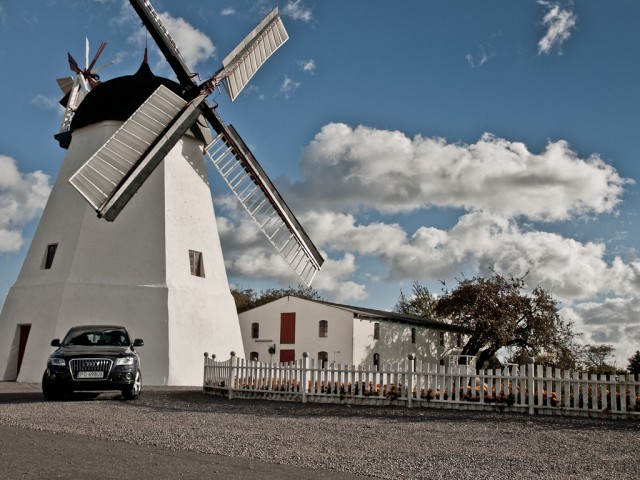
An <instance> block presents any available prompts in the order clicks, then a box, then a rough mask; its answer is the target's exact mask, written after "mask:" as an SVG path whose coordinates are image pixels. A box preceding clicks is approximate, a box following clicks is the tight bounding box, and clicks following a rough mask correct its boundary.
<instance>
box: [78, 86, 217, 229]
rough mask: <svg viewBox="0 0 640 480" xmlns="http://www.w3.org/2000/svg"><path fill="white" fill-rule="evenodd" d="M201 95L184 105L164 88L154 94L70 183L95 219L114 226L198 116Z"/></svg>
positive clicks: (201, 100)
mask: <svg viewBox="0 0 640 480" xmlns="http://www.w3.org/2000/svg"><path fill="white" fill-rule="evenodd" d="M202 102H204V96H202V95H201V96H199V97H196V99H194V100H193V101H191V102H187V101H186V100H184V99H183V98H182V97H180V96H179V95H176V94H175V93H173V92H172V91H171V90H169V89H168V88H167V87H165V86H163V85H160V86H159V87H158V88H157V89H156V90H155V92H154V93H153V94H152V95H151V96H150V97H149V98H148V99H147V100H146V101H145V102H144V103H143V104H142V105H141V106H140V107H139V108H138V109H137V110H136V111H135V112H134V113H133V115H131V117H129V119H128V120H127V121H126V122H125V123H124V124H122V126H120V128H118V130H117V131H116V132H115V133H114V134H113V135H112V136H111V138H109V140H107V142H106V143H105V144H104V145H102V147H100V148H99V149H98V151H97V152H96V153H94V154H93V155H92V156H91V158H89V160H87V161H86V162H85V163H84V164H83V165H82V167H80V168H79V169H78V171H76V173H74V174H73V175H72V176H71V178H70V179H69V183H71V185H72V186H73V187H74V188H75V189H76V190H78V192H79V193H80V194H81V195H82V196H83V197H84V198H85V199H86V200H87V201H88V202H89V203H90V204H91V205H92V206H93V207H94V209H95V210H96V211H97V213H98V216H99V217H104V218H105V220H107V221H113V220H115V218H116V217H117V216H118V214H119V213H120V212H121V211H122V209H123V208H124V206H125V205H126V204H127V203H128V202H129V200H131V198H132V197H133V195H134V194H135V193H136V191H137V190H138V189H139V188H140V186H141V185H142V184H143V183H144V181H145V180H146V179H147V178H148V177H149V176H150V175H151V173H152V172H153V170H155V168H156V167H157V166H158V165H159V164H160V162H162V160H163V159H164V157H165V156H166V155H167V153H169V151H170V150H171V149H172V148H173V146H174V145H175V144H176V143H177V142H178V141H179V140H180V138H182V136H183V135H184V134H185V133H186V131H187V130H188V129H189V128H190V127H191V125H193V123H194V122H195V121H196V119H197V118H198V117H199V116H200V114H201V111H200V109H199V106H200V104H201V103H202Z"/></svg>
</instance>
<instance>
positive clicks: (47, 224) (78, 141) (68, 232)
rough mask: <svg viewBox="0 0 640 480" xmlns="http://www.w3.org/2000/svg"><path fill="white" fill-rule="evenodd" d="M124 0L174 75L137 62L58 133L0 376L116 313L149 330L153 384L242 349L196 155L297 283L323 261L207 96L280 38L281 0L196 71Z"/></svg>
mask: <svg viewBox="0 0 640 480" xmlns="http://www.w3.org/2000/svg"><path fill="white" fill-rule="evenodd" d="M130 3H131V5H132V6H133V8H134V9H135V11H136V12H137V13H138V15H139V16H140V18H141V19H142V22H143V23H144V25H145V26H146V28H147V29H148V31H149V33H150V34H151V36H152V37H153V38H154V40H155V41H156V43H157V44H158V46H159V48H160V50H161V52H162V53H163V54H164V56H165V57H166V59H167V61H168V62H169V65H170V66H171V68H172V69H173V71H174V72H175V74H176V77H177V79H178V82H179V83H176V82H173V81H171V80H168V79H164V78H160V77H156V76H155V75H153V74H152V73H151V71H150V69H149V67H148V65H147V64H146V62H145V63H143V65H142V66H141V67H140V70H139V71H138V72H137V73H136V74H134V75H130V76H126V77H119V78H115V79H112V80H110V81H107V82H104V83H102V84H101V85H100V86H99V87H97V88H95V89H94V90H92V91H91V92H90V93H88V94H87V95H86V96H85V98H84V100H82V102H81V103H80V104H79V105H78V106H77V109H76V110H75V113H74V115H73V119H72V121H71V123H70V125H69V127H70V128H69V130H68V131H65V132H62V133H59V134H58V135H56V138H58V140H59V141H60V143H61V145H63V146H64V145H65V144H67V145H68V153H67V155H66V157H65V160H64V163H63V165H62V167H61V169H60V172H59V174H58V177H57V179H56V182H55V184H54V186H53V189H52V192H51V196H50V198H49V201H48V203H47V206H46V207H45V210H44V212H43V214H42V218H41V221H40V224H39V225H38V228H37V230H36V233H35V235H34V238H33V241H32V244H31V246H30V248H29V252H28V254H27V257H26V259H25V262H24V265H23V267H22V270H21V271H20V274H19V276H18V279H17V281H16V283H15V284H14V286H13V287H12V288H11V290H10V292H9V294H8V295H7V298H6V300H5V304H4V307H3V311H2V313H1V314H0V379H2V380H13V379H16V377H17V380H18V381H25V382H37V381H39V380H40V378H41V376H42V372H43V370H44V368H45V363H46V358H47V357H48V355H49V353H50V352H51V348H50V347H49V341H50V340H51V339H52V338H56V337H60V336H62V335H63V334H64V333H65V332H66V330H67V329H68V328H69V327H70V326H73V325H78V324H92V323H93V324H105V323H109V324H114V323H115V324H125V325H126V326H127V327H128V328H129V330H130V331H131V332H132V334H133V335H135V336H136V337H141V338H144V339H145V344H146V346H145V349H144V352H143V356H142V362H143V372H144V376H145V383H148V384H156V385H157V384H168V385H196V384H199V383H200V382H201V380H202V372H201V368H200V366H201V358H202V353H203V352H205V351H209V352H216V353H218V354H226V353H228V352H229V351H231V350H234V351H236V352H239V353H241V352H243V351H244V350H243V346H242V339H241V335H240V327H239V323H238V318H237V315H236V311H235V305H234V301H233V298H232V296H231V294H230V291H229V285H228V282H227V276H226V272H225V269H224V261H223V258H222V252H221V248H220V240H219V237H218V231H217V226H216V222H215V216H214V211H213V205H212V202H211V192H210V188H209V183H208V179H207V175H206V171H205V160H204V158H205V156H206V157H208V158H209V159H210V160H211V161H212V162H213V164H214V165H215V166H216V168H217V169H218V171H219V172H220V173H221V175H222V177H223V178H224V180H225V181H226V183H227V184H228V185H229V187H230V188H231V190H232V191H233V192H234V193H235V195H236V196H237V198H238V199H239V200H240V202H241V204H242V205H243V206H244V207H245V209H246V210H247V211H248V212H249V214H250V215H251V217H252V218H254V219H255V220H256V222H257V223H258V225H259V227H260V228H261V230H262V231H263V232H264V233H265V235H266V236H267V238H268V239H269V241H270V242H271V243H272V244H273V245H274V246H275V247H276V249H277V250H278V251H279V252H280V253H281V254H282V256H283V257H284V258H285V260H286V261H287V262H288V263H289V264H290V265H291V266H292V267H293V269H294V270H295V271H296V272H297V273H298V275H299V276H300V278H301V279H302V280H303V281H304V282H305V283H307V284H310V282H311V281H312V279H313V277H314V275H315V273H316V272H317V271H318V270H319V269H320V266H321V265H322V262H323V258H322V256H321V255H320V253H319V252H318V250H317V249H316V247H315V246H314V245H313V243H312V242H311V240H310V239H309V237H308V236H307V234H306V233H305V231H304V229H303V228H302V226H301V225H300V224H299V222H298V220H297V219H296V218H295V216H294V215H293V213H292V212H291V210H290V209H289V207H288V206H287V205H286V203H285V202H284V200H283V199H282V197H281V196H280V194H279V193H278V191H277V190H276V188H275V187H274V186H273V184H272V183H271V181H270V180H269V178H268V177H267V175H266V174H265V172H264V170H263V169H262V168H261V167H260V165H259V164H258V162H257V160H256V159H255V158H254V156H253V155H252V153H251V152H250V151H249V149H248V148H247V146H246V145H245V143H244V142H243V141H242V139H241V138H240V136H239V135H238V133H237V132H236V130H235V129H234V128H233V127H232V126H231V125H225V124H224V123H223V121H222V119H221V118H220V116H219V115H218V113H217V111H216V110H215V109H214V108H212V107H211V106H210V105H209V104H208V103H207V101H206V97H207V96H208V95H209V93H211V92H212V90H213V89H214V88H215V87H216V86H217V85H218V84H219V83H224V85H225V87H226V89H227V91H228V93H229V95H230V97H231V98H232V99H234V98H235V97H236V96H237V95H238V94H239V92H240V91H241V90H242V88H243V87H244V86H245V85H246V84H247V82H248V81H249V79H250V78H251V77H252V76H253V74H254V73H255V72H256V70H257V69H258V68H259V67H260V66H261V65H262V64H263V63H264V61H265V60H266V59H267V58H268V57H269V56H270V55H271V54H272V53H273V52H274V51H275V50H276V49H277V48H279V47H280V46H281V45H282V44H283V43H284V42H285V41H286V40H287V39H288V36H287V33H286V31H285V29H284V26H283V24H282V21H281V19H280V17H279V16H278V13H277V9H275V10H274V11H272V12H271V13H270V14H269V15H268V16H267V17H266V18H265V19H264V20H263V21H262V22H261V23H260V24H259V25H258V26H257V27H256V28H255V29H254V30H253V31H252V32H251V33H250V34H249V35H248V36H247V37H246V38H245V39H244V40H243V41H242V42H241V43H240V45H238V47H236V49H234V50H233V51H232V53H231V54H230V55H229V56H228V57H227V58H226V59H225V60H224V61H223V68H221V70H220V71H219V72H218V73H217V74H216V75H214V76H213V77H211V78H209V79H207V80H206V81H204V82H203V83H201V84H197V83H196V82H195V81H194V78H195V75H194V74H193V73H192V72H191V71H190V70H189V68H188V67H187V66H186V64H185V62H184V60H183V59H182V57H181V55H180V53H179V51H178V49H177V48H176V45H175V42H174V41H173V40H172V39H171V37H170V36H169V34H168V32H167V30H166V28H165V27H164V26H163V25H162V23H161V21H160V19H159V17H158V15H157V13H156V12H155V10H154V9H153V7H152V6H151V4H150V3H149V2H148V1H147V0H130ZM94 63H95V62H94ZM89 70H90V69H89ZM203 117H204V119H206V121H205V120H203ZM199 119H200V120H199ZM212 132H213V134H212ZM212 138H213V139H212ZM67 142H68V143H67ZM78 192H79V193H80V195H81V196H80V195H79V194H78ZM82 197H84V199H85V200H86V202H85V201H83V198H82ZM125 207H126V208H125ZM96 212H97V216H96ZM105 220H106V221H105Z"/></svg>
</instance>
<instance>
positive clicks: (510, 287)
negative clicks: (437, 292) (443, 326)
mask: <svg viewBox="0 0 640 480" xmlns="http://www.w3.org/2000/svg"><path fill="white" fill-rule="evenodd" d="M524 289H525V283H524V277H522V278H514V277H513V276H509V277H508V278H507V277H504V276H502V275H498V274H495V273H494V275H493V276H492V277H490V278H485V277H480V276H477V277H474V278H471V279H464V280H461V281H459V283H458V286H457V287H456V288H454V289H453V290H451V291H445V293H444V295H443V296H441V297H440V298H439V299H438V301H437V305H436V309H435V313H436V315H437V316H438V317H439V318H440V319H445V320H448V321H449V322H451V323H452V324H454V325H459V326H461V327H463V328H465V329H467V330H468V331H469V332H470V334H469V337H468V340H467V342H466V344H465V345H464V347H463V348H462V354H463V355H478V361H477V364H478V366H479V367H480V368H482V366H483V364H484V363H485V361H487V360H488V359H490V358H491V357H492V356H494V355H495V354H496V353H497V352H498V350H500V349H501V348H504V347H507V348H510V349H511V350H512V351H514V352H515V354H514V356H515V357H518V358H519V359H521V360H523V359H526V358H529V357H535V356H539V355H544V357H545V359H546V361H547V362H549V363H551V364H552V365H553V366H558V367H561V368H573V367H574V366H575V362H576V359H577V355H576V350H577V349H576V345H575V344H574V338H575V337H576V334H575V333H574V332H573V325H572V323H571V322H568V323H567V322H565V321H564V320H563V319H562V317H560V315H559V314H558V308H557V303H558V302H557V301H556V299H555V298H554V297H553V296H552V295H551V294H550V293H549V292H548V291H547V290H545V289H544V288H542V287H540V286H538V287H536V288H535V289H534V290H533V291H532V292H531V293H525V291H524Z"/></svg>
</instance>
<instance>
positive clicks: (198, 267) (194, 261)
mask: <svg viewBox="0 0 640 480" xmlns="http://www.w3.org/2000/svg"><path fill="white" fill-rule="evenodd" d="M189 263H190V265H191V275H195V276H196V277H204V263H203V261H202V252H196V251H195V250H189Z"/></svg>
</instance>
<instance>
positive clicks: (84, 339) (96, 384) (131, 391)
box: [42, 325, 144, 400]
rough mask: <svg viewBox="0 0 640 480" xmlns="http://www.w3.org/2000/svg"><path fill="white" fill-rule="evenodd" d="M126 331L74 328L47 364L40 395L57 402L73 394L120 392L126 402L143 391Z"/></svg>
mask: <svg viewBox="0 0 640 480" xmlns="http://www.w3.org/2000/svg"><path fill="white" fill-rule="evenodd" d="M143 345H144V342H143V341H142V340H141V339H139V338H137V339H135V340H134V341H133V342H131V339H130V337H129V333H128V332H127V329H126V328H125V327H119V326H113V325H86V326H79V327H73V328H72V329H71V330H69V332H68V333H67V335H66V336H65V337H64V339H63V340H62V342H60V340H59V339H57V338H56V339H54V340H52V341H51V346H52V347H58V348H57V350H56V351H55V352H53V353H52V354H51V356H50V357H49V360H48V361H47V369H46V370H45V372H44V376H43V377H42V393H43V394H44V397H45V398H46V399H47V400H59V399H61V398H63V397H64V396H65V395H67V394H70V393H71V392H74V391H106V390H120V391H121V392H122V395H123V396H124V398H125V399H127V400H134V399H135V398H137V397H138V395H140V392H141V391H142V374H141V373H140V357H139V356H138V353H137V352H136V350H135V347H141V346H143Z"/></svg>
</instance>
